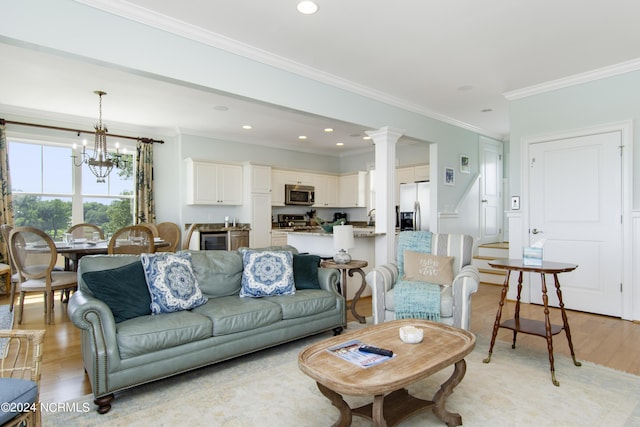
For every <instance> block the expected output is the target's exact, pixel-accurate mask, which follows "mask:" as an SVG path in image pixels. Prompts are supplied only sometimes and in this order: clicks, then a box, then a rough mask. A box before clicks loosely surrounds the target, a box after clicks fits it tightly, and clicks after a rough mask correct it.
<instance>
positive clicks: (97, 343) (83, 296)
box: [67, 290, 120, 395]
mask: <svg viewBox="0 0 640 427" xmlns="http://www.w3.org/2000/svg"><path fill="white" fill-rule="evenodd" d="M67 313H68V314H69V318H70V319H71V322H72V323H73V324H74V325H75V326H77V327H78V328H80V329H81V330H82V357H83V359H84V366H85V369H87V373H88V374H89V375H91V376H92V377H94V378H95V372H96V371H98V370H102V371H104V374H103V375H102V376H101V378H106V372H111V371H113V370H115V369H117V368H118V367H119V365H120V353H119V351H118V343H117V341H116V322H115V320H114V318H113V313H112V312H111V309H109V307H108V306H107V305H106V304H105V303H104V302H102V301H100V300H99V299H97V298H95V297H93V296H91V295H89V294H88V293H86V292H83V291H82V290H78V291H76V292H74V293H73V295H71V298H69V304H68V307H67ZM91 370H93V372H91ZM95 392H97V390H95ZM97 394H99V393H96V395H97Z"/></svg>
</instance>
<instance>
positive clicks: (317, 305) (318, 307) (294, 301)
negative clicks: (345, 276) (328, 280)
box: [265, 289, 336, 320]
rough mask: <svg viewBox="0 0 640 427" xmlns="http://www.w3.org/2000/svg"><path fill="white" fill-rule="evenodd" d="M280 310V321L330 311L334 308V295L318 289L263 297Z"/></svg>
mask: <svg viewBox="0 0 640 427" xmlns="http://www.w3.org/2000/svg"><path fill="white" fill-rule="evenodd" d="M265 300H267V301H269V302H272V303H274V304H277V305H279V306H280V307H281V309H282V319H283V320H286V319H296V318H299V317H306V316H312V315H314V314H318V313H325V312H327V311H331V310H332V309H334V308H335V306H336V295H335V294H333V293H331V292H328V291H323V290H320V289H301V290H298V291H297V292H296V293H295V295H282V296H276V297H265Z"/></svg>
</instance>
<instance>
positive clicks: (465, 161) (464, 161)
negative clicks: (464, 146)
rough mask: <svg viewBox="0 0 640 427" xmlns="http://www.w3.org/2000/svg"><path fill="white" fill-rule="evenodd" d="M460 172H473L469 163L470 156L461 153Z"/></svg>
mask: <svg viewBox="0 0 640 427" xmlns="http://www.w3.org/2000/svg"><path fill="white" fill-rule="evenodd" d="M460 173H471V165H470V164H469V156H467V155H466V154H461V155H460Z"/></svg>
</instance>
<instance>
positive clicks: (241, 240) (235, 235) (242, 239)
mask: <svg viewBox="0 0 640 427" xmlns="http://www.w3.org/2000/svg"><path fill="white" fill-rule="evenodd" d="M228 237H229V246H228V248H229V249H228V250H230V251H237V250H238V248H242V247H245V248H248V247H249V232H248V231H244V230H236V231H229V236H228Z"/></svg>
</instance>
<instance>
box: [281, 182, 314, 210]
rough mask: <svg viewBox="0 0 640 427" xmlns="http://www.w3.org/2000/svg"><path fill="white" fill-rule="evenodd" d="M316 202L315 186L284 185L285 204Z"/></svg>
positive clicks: (302, 204)
mask: <svg viewBox="0 0 640 427" xmlns="http://www.w3.org/2000/svg"><path fill="white" fill-rule="evenodd" d="M314 203H315V188H314V187H312V186H310V185H292V184H285V186H284V204H285V205H300V206H312V205H313V204H314Z"/></svg>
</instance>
